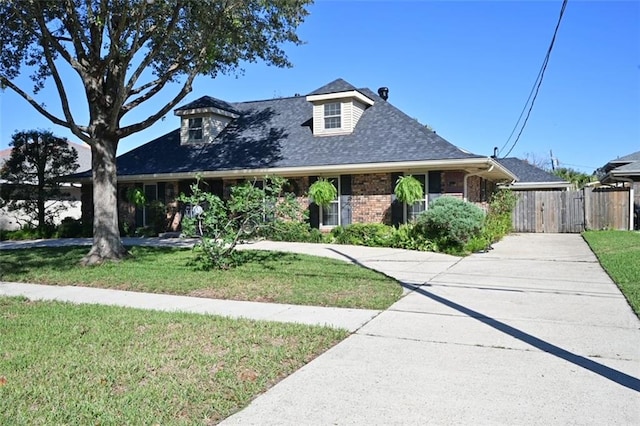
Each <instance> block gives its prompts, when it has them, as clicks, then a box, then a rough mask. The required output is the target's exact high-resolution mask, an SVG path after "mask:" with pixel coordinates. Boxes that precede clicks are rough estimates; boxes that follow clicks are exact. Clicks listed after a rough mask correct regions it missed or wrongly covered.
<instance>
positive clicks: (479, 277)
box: [0, 234, 640, 425]
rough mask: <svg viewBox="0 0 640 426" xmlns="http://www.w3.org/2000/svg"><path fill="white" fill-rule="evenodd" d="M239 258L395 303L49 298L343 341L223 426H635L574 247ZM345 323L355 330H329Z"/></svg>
mask: <svg viewBox="0 0 640 426" xmlns="http://www.w3.org/2000/svg"><path fill="white" fill-rule="evenodd" d="M128 243H129V244H131V243H132V242H128ZM134 243H135V242H134ZM165 243H168V242H167V241H164V242H162V244H165ZM183 243H184V242H183ZM4 244H5V243H0V249H2V248H3V245H4ZM25 244H26V243H25ZM41 244H52V243H41ZM145 244H153V240H152V239H146V241H145ZM249 248H259V249H277V250H286V251H296V252H304V253H309V254H316V255H321V256H328V257H334V258H340V259H344V260H348V261H352V262H355V263H358V264H361V265H364V266H366V267H369V268H372V269H376V270H378V271H381V272H383V273H385V274H387V275H390V276H392V277H395V278H397V279H398V280H399V281H400V282H401V283H402V285H403V286H404V287H405V289H406V292H405V295H404V297H403V298H402V299H401V300H400V301H398V302H397V303H396V304H394V305H393V306H392V307H391V308H390V309H388V310H386V311H384V312H382V313H379V312H377V311H364V312H363V311H359V310H335V311H331V312H330V311H324V310H323V308H309V307H290V306H287V305H268V304H251V303H250V302H225V301H207V300H206V299H197V300H195V301H193V300H191V299H193V298H184V297H177V298H175V299H173V298H174V296H162V295H155V294H154V295H144V294H137V295H138V296H136V297H133V295H131V294H130V293H127V292H117V291H108V290H101V291H102V292H107V293H103V294H100V295H97V294H96V293H92V294H93V296H91V297H94V298H93V299H92V298H90V297H88V296H87V297H86V298H85V296H82V295H80V294H79V293H75V291H77V290H78V288H75V287H57V289H62V292H63V293H64V292H67V293H66V295H60V294H59V295H56V296H55V297H54V298H56V299H59V300H72V301H76V302H81V301H83V300H84V301H88V302H100V303H108V302H114V303H115V301H117V300H122V301H123V303H122V305H127V306H136V307H147V308H154V309H168V310H175V309H180V310H192V311H195V312H206V313H221V314H223V315H232V316H249V317H255V318H260V319H271V320H295V321H301V320H303V319H304V320H303V321H304V322H306V323H320V324H330V325H334V326H339V327H345V328H348V329H350V330H356V331H355V333H354V334H352V335H351V336H350V337H349V338H347V339H346V340H344V341H343V342H341V343H340V344H338V345H336V346H335V347H333V348H332V349H330V350H329V351H327V352H326V353H325V354H323V355H321V356H320V357H318V358H316V359H315V360H313V361H312V362H310V363H309V364H307V365H306V366H304V367H303V368H301V369H300V370H298V371H297V372H295V373H294V374H292V375H291V376H289V377H287V378H286V379H284V380H283V381H281V382H280V383H278V384H277V385H275V386H274V387H273V388H271V389H270V390H269V391H267V392H266V393H265V394H263V395H261V396H259V397H258V398H256V399H255V400H254V401H253V403H252V404H251V405H249V407H247V408H246V409H244V410H242V411H240V412H239V413H237V414H236V415H234V416H232V417H230V418H228V419H227V420H225V421H224V422H223V423H224V424H229V425H231V424H260V425H265V424H274V425H275V424H278V425H283V424H284V425H288V424H290V425H299V424H437V425H440V424H510V425H512V424H526V425H531V424H541V425H542V424H544V425H548V424H557V425H565V424H594V425H596V424H597V425H601V424H607V425H611V424H620V425H626V424H640V321H638V319H637V318H636V317H635V315H634V314H633V313H632V312H631V309H630V308H629V306H628V305H627V303H626V300H625V299H624V297H623V296H622V295H621V293H620V292H619V290H618V289H617V287H616V286H615V284H614V283H612V281H611V280H610V278H609V277H608V276H607V275H606V273H605V272H604V271H603V270H602V268H601V267H600V265H599V264H598V263H597V260H596V259H595V257H594V255H593V254H592V253H591V251H590V250H589V248H588V246H587V245H586V244H585V243H584V241H583V240H582V238H581V237H580V236H579V235H567V234H562V235H560V234H551V235H549V234H545V235H536V234H524V235H514V236H509V237H507V238H506V239H505V240H504V241H502V242H500V243H498V244H496V245H495V250H493V251H491V252H489V253H485V254H477V255H473V256H469V257H467V258H464V259H459V258H454V257H451V256H446V255H441V254H434V253H417V252H410V251H405V250H394V249H376V248H367V247H353V246H336V245H313V244H296V243H272V242H259V243H256V244H253V245H250V246H249ZM0 256H1V254H0ZM44 287H46V286H44ZM21 289H22V290H21ZM29 289H30V290H29ZM47 289H56V287H53V288H51V287H46V288H44V289H43V288H42V287H41V286H26V285H24V284H17V285H16V284H10V283H1V284H0V294H18V293H19V294H25V293H28V292H29V291H32V293H30V295H29V297H34V298H40V297H42V298H44V296H43V295H44V292H46V291H48V290H47ZM90 290H91V291H94V289H90ZM40 291H42V292H40ZM81 291H82V290H81ZM39 292H40V293H39ZM134 295H135V294H134ZM47 297H49V296H47ZM165 298H172V299H165ZM168 301H171V302H168ZM124 302H127V303H129V302H130V303H132V304H131V305H129V304H127V303H124ZM180 303H182V304H180ZM192 303H195V304H193V305H192ZM237 303H239V304H240V305H242V307H238V305H236V304H237ZM247 303H249V304H247ZM117 304H120V302H118V303H117ZM143 305H144V306H143ZM274 306H275V307H274ZM245 308H246V309H245ZM269 309H273V310H272V311H270V310H269ZM295 309H300V311H297V312H294V310H295ZM314 310H318V311H316V312H317V313H314ZM319 311H323V312H322V313H319ZM348 311H353V312H349V313H347V312H348ZM360 314H362V316H359V315H360ZM313 315H318V317H317V318H313V319H312V320H310V321H309V320H308V319H309V318H310V317H311V316H313ZM325 315H328V317H329V318H330V320H328V319H327V317H326V316H325ZM349 315H353V316H354V318H355V317H357V318H355V319H354V318H350V319H349V320H345V322H344V323H343V324H342V325H341V324H339V323H338V322H337V319H338V318H340V317H348V316H349ZM287 317H289V318H287ZM371 318H373V319H371ZM331 321H335V322H331ZM363 324H364V325H363Z"/></svg>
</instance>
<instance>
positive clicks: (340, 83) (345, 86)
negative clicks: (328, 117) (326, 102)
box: [307, 78, 358, 96]
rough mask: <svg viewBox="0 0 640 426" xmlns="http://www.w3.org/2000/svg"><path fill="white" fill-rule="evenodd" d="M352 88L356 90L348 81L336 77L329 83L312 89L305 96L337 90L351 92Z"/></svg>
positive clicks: (335, 91) (337, 91) (336, 91)
mask: <svg viewBox="0 0 640 426" xmlns="http://www.w3.org/2000/svg"><path fill="white" fill-rule="evenodd" d="M352 90H358V89H356V88H355V87H354V86H352V85H351V84H350V83H348V82H346V81H344V80H343V79H341V78H337V79H335V80H333V81H332V82H331V83H328V84H325V85H324V86H322V87H320V88H318V89H316V90H314V91H313V92H311V93H309V94H308V95H307V96H312V95H326V94H329V93H339V92H351V91H352Z"/></svg>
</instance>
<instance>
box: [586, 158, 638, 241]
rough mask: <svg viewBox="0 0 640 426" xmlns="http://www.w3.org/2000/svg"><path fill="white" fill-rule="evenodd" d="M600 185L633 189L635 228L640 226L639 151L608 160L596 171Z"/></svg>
mask: <svg viewBox="0 0 640 426" xmlns="http://www.w3.org/2000/svg"><path fill="white" fill-rule="evenodd" d="M596 173H597V174H598V175H599V176H600V183H601V184H602V185H610V186H622V187H628V188H631V189H632V190H633V194H634V198H633V200H634V202H633V204H634V212H635V221H634V223H635V225H636V229H638V227H640V151H637V152H634V153H632V154H628V155H625V156H623V157H618V158H616V159H615V160H611V161H609V162H608V163H607V164H605V165H604V166H602V167H601V168H600V169H598V170H597V171H596Z"/></svg>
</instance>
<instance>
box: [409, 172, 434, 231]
mask: <svg viewBox="0 0 640 426" xmlns="http://www.w3.org/2000/svg"><path fill="white" fill-rule="evenodd" d="M428 176H429V175H427V174H424V175H413V177H414V178H416V179H417V180H418V181H419V182H420V183H421V184H422V199H421V200H418V201H416V202H415V203H413V204H411V205H408V204H405V205H404V218H405V222H412V221H414V220H416V219H417V217H418V216H419V215H420V213H422V212H423V211H425V210H426V209H427V202H428V200H427V188H428V184H429V177H428Z"/></svg>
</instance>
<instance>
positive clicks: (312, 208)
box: [309, 176, 320, 228]
mask: <svg viewBox="0 0 640 426" xmlns="http://www.w3.org/2000/svg"><path fill="white" fill-rule="evenodd" d="M317 180H318V176H310V177H309V186H311V184H313V183H314V182H315V181H317ZM309 225H311V227H312V228H320V207H319V206H318V205H317V204H316V203H309Z"/></svg>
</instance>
